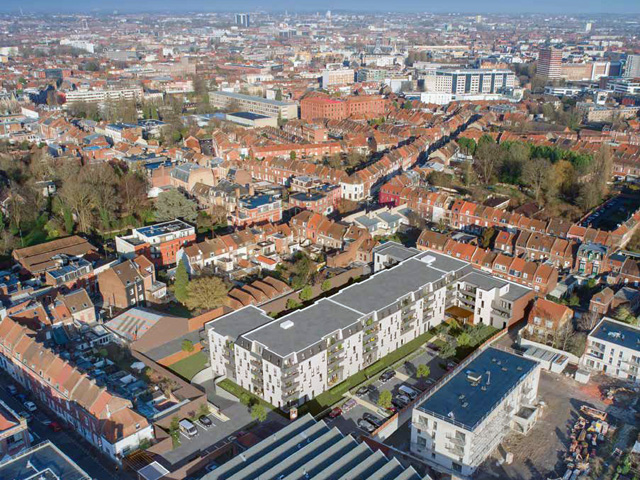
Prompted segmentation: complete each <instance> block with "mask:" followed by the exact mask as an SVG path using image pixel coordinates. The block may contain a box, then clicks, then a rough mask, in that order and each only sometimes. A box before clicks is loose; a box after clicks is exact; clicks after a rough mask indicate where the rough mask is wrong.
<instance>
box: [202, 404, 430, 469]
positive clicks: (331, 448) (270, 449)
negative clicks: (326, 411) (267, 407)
mask: <svg viewBox="0 0 640 480" xmlns="http://www.w3.org/2000/svg"><path fill="white" fill-rule="evenodd" d="M232 478H233V479H234V480H245V479H246V480H249V479H256V478H265V479H266V478H271V479H276V478H278V479H284V478H288V479H294V478H304V479H306V480H314V479H317V480H320V479H328V478H344V479H347V478H352V479H356V478H362V479H365V478H366V479H367V480H421V479H422V480H428V479H429V477H426V478H423V477H421V476H420V475H418V473H417V472H416V471H415V470H414V469H413V467H409V468H405V467H403V466H402V465H401V464H400V462H399V461H398V460H396V459H395V458H392V459H389V458H387V457H386V456H385V454H384V453H382V451H380V450H376V451H373V450H372V449H371V447H369V446H368V445H367V444H366V443H359V442H358V441H357V440H356V439H355V438H354V437H352V436H351V435H344V434H342V433H341V432H340V430H338V428H337V427H335V426H333V427H330V426H328V425H327V424H326V423H325V421H324V420H320V421H316V420H314V418H313V417H312V416H311V415H308V414H307V415H305V416H304V417H301V418H299V419H298V420H296V421H295V422H293V423H290V424H289V425H287V426H286V427H284V428H283V429H282V430H279V431H278V432H275V433H274V434H273V435H271V436H269V437H267V438H266V439H264V440H263V441H261V442H260V443H258V444H256V445H254V446H253V447H251V448H249V449H248V450H245V451H244V452H242V454H240V455H238V456H236V457H234V458H232V459H231V460H229V461H228V462H226V463H224V464H223V465H221V466H220V467H218V468H216V469H215V470H213V471H212V472H210V473H208V474H207V475H205V476H204V478H203V480H227V479H232Z"/></svg>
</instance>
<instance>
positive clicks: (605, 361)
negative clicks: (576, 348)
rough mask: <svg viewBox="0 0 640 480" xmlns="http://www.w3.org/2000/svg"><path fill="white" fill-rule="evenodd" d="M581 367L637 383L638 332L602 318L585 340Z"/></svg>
mask: <svg viewBox="0 0 640 480" xmlns="http://www.w3.org/2000/svg"><path fill="white" fill-rule="evenodd" d="M581 364H582V365H583V366H584V367H586V368H587V369H589V370H592V371H598V372H601V373H604V374H605V375H608V376H610V377H614V378H619V379H621V380H628V381H631V382H640V328H638V327H635V326H633V325H629V324H627V323H623V322H619V321H617V320H614V319H612V318H607V317H605V318H603V319H602V320H600V323H598V325H596V327H595V328H594V329H593V331H592V332H591V333H590V334H589V336H588V337H587V347H586V349H585V352H584V354H583V355H582V359H581Z"/></svg>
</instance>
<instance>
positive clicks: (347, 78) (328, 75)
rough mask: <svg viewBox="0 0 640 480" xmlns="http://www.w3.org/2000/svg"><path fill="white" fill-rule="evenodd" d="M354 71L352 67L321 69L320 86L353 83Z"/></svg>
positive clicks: (326, 86)
mask: <svg viewBox="0 0 640 480" xmlns="http://www.w3.org/2000/svg"><path fill="white" fill-rule="evenodd" d="M355 78H356V77H355V71H354V70H353V68H339V69H327V70H323V71H322V80H321V86H322V88H328V87H333V86H336V85H351V84H353V83H355Z"/></svg>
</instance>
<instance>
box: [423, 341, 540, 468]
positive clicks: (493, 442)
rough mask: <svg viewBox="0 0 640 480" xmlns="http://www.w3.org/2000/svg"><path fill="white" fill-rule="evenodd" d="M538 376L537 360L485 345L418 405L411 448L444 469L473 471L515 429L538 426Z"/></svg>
mask: <svg viewBox="0 0 640 480" xmlns="http://www.w3.org/2000/svg"><path fill="white" fill-rule="evenodd" d="M539 379H540V364H539V363H538V362H536V361H534V360H529V359H526V358H524V357H521V356H519V355H515V354H513V353H509V352H506V351H503V350H498V349H497V348H493V347H491V348H487V349H486V350H483V351H480V352H479V353H478V354H477V355H475V356H473V357H472V358H471V359H469V360H468V361H467V362H465V363H464V364H462V365H461V366H460V367H458V369H457V370H456V373H454V374H452V375H451V376H450V377H448V378H446V379H444V380H443V381H442V382H441V384H440V385H439V386H436V387H435V388H434V390H433V391H432V392H431V393H430V395H429V396H428V397H426V399H425V400H424V401H423V402H422V403H421V404H419V405H418V406H417V407H416V408H415V409H414V410H413V415H412V421H411V452H412V453H413V454H414V455H417V456H419V457H421V458H423V459H424V460H425V461H426V462H427V463H429V464H431V465H432V466H433V467H434V468H436V469H437V470H440V471H442V472H445V473H451V474H455V475H458V476H469V475H471V474H473V472H474V471H475V470H476V469H477V468H478V467H479V466H480V464H481V463H482V462H483V461H484V460H485V459H486V458H487V457H488V456H489V455H491V453H492V452H493V451H494V450H495V449H496V447H497V446H498V445H499V444H500V442H501V441H502V440H503V438H504V437H505V435H506V434H507V433H508V432H509V431H510V430H515V431H517V432H520V433H527V432H528V431H529V429H530V428H531V427H532V426H533V424H534V422H535V420H536V418H537V413H538V410H537V408H536V397H537V394H538V381H539Z"/></svg>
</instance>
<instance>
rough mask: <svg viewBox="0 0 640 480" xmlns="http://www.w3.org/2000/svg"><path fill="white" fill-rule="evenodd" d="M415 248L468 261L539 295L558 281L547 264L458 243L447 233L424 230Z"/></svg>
mask: <svg viewBox="0 0 640 480" xmlns="http://www.w3.org/2000/svg"><path fill="white" fill-rule="evenodd" d="M417 248H418V250H430V251H435V252H442V253H444V254H446V255H449V256H451V257H454V258H458V259H460V260H464V261H466V262H469V263H471V264H472V265H473V266H474V267H476V268H478V269H481V270H484V271H486V272H489V273H491V274H493V275H494V276H495V277H498V278H503V279H505V280H509V281H511V282H514V283H518V284H520V285H525V286H527V287H529V288H531V289H533V290H534V291H535V292H536V293H538V294H540V295H546V294H547V293H549V292H551V291H552V290H553V289H554V288H555V287H556V285H557V283H558V270H557V269H556V268H555V267H553V266H552V265H548V264H546V263H536V262H533V261H527V260H525V259H523V258H520V257H513V256H509V255H505V254H503V253H499V252H492V251H489V250H485V249H483V248H480V247H478V246H476V245H470V244H468V243H463V242H458V241H456V240H453V239H451V238H450V237H449V236H447V235H444V234H441V233H437V232H433V231H431V230H424V231H423V232H422V234H421V235H420V237H419V238H418V242H417Z"/></svg>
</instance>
